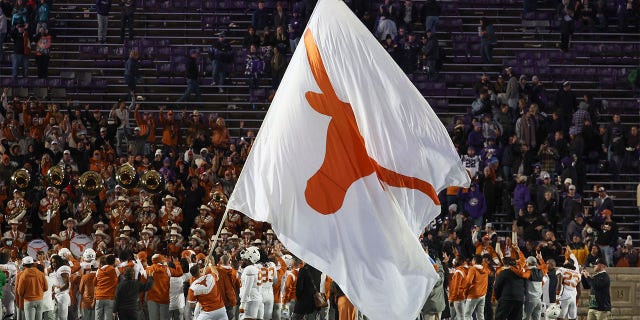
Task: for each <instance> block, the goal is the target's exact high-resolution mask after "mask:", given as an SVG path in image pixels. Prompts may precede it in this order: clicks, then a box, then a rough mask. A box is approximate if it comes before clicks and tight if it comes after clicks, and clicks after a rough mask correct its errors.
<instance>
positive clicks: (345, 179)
mask: <svg viewBox="0 0 640 320" xmlns="http://www.w3.org/2000/svg"><path fill="white" fill-rule="evenodd" d="M304 45H305V47H306V49H307V56H308V60H309V66H310V67H311V73H312V74H313V78H314V79H315V80H316V83H317V84H318V87H320V91H321V93H316V92H310V91H307V92H306V94H305V98H306V99H307V102H309V104H310V105H311V107H312V108H313V109H314V110H315V111H317V112H319V113H321V114H324V115H327V116H329V117H331V121H329V127H328V129H327V144H326V153H325V157H324V161H323V163H322V166H321V167H320V169H318V171H317V172H316V173H315V174H314V175H313V176H312V177H311V178H310V179H309V180H307V188H306V190H305V193H304V194H305V198H306V200H307V203H308V204H309V206H310V207H311V208H313V209H314V210H316V211H318V212H319V213H321V214H324V215H328V214H334V213H336V212H337V211H338V210H339V209H340V208H341V207H342V204H343V202H344V198H345V196H346V193H347V190H348V189H349V187H350V186H351V185H352V184H353V183H354V182H356V181H357V180H359V179H361V178H364V177H366V176H369V175H371V174H372V173H374V172H375V174H376V176H377V177H378V180H380V181H381V182H384V183H386V184H387V185H389V186H392V187H399V188H409V189H416V190H419V191H421V192H423V193H424V194H426V195H427V196H428V197H429V198H431V200H432V201H433V202H434V203H435V204H436V205H439V204H440V201H439V199H438V195H437V194H436V191H435V189H434V188H433V186H432V185H431V184H430V183H429V182H426V181H423V180H420V179H418V178H414V177H408V176H405V175H403V174H400V173H397V172H394V171H392V170H389V169H387V168H384V167H382V166H381V165H380V164H378V162H377V161H376V160H374V159H372V158H371V157H370V156H369V155H368V154H367V149H366V147H365V141H364V138H363V137H362V135H361V134H360V130H359V129H358V124H357V122H356V117H355V115H354V113H353V109H352V108H351V105H350V104H349V103H346V102H343V101H341V100H340V99H339V98H338V96H337V95H336V92H335V90H334V89H333V85H332V84H331V81H330V80H329V75H328V74H327V71H326V69H325V67H324V63H323V62H322V57H321V55H320V50H318V47H317V46H316V43H315V41H314V39H313V34H312V33H311V30H309V29H307V31H306V32H305V34H304Z"/></svg>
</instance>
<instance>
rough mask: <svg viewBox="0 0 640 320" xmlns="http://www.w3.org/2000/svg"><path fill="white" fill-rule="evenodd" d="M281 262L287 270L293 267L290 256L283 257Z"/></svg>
mask: <svg viewBox="0 0 640 320" xmlns="http://www.w3.org/2000/svg"><path fill="white" fill-rule="evenodd" d="M282 260H284V262H285V263H286V264H287V267H288V268H291V267H293V257H292V256H291V255H290V254H285V255H283V256H282Z"/></svg>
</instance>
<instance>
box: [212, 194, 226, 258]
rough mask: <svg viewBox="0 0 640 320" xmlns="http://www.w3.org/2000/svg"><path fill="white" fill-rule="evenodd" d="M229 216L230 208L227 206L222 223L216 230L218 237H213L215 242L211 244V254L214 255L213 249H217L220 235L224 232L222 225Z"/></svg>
mask: <svg viewBox="0 0 640 320" xmlns="http://www.w3.org/2000/svg"><path fill="white" fill-rule="evenodd" d="M228 216H229V208H228V207H226V206H225V209H224V214H223V215H222V220H221V221H220V225H219V226H218V231H216V237H215V238H214V239H213V244H212V245H211V248H209V249H210V251H209V255H210V256H213V251H214V250H215V249H216V244H217V243H218V236H220V232H222V227H223V226H224V223H225V222H227V217H228Z"/></svg>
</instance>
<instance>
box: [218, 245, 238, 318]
mask: <svg viewBox="0 0 640 320" xmlns="http://www.w3.org/2000/svg"><path fill="white" fill-rule="evenodd" d="M216 270H217V271H218V277H219V279H218V282H217V284H218V286H217V287H218V290H219V291H220V294H221V296H222V300H223V301H224V306H225V308H226V310H227V316H228V317H229V319H233V317H234V315H235V313H236V309H237V306H238V299H237V296H238V291H239V290H240V280H239V279H238V272H237V271H236V270H235V269H234V268H233V267H232V266H231V258H230V257H229V255H228V254H224V255H222V256H221V257H220V265H218V266H216Z"/></svg>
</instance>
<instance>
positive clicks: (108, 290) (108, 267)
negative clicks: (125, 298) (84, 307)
mask: <svg viewBox="0 0 640 320" xmlns="http://www.w3.org/2000/svg"><path fill="white" fill-rule="evenodd" d="M100 264H101V267H100V269H98V271H96V280H95V306H96V310H95V312H96V320H106V319H111V317H112V316H113V313H114V311H115V297H116V287H117V286H118V277H119V276H120V271H119V270H118V269H117V268H116V267H115V264H116V257H115V256H114V255H112V254H110V255H106V256H104V257H102V259H101V263H100Z"/></svg>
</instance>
